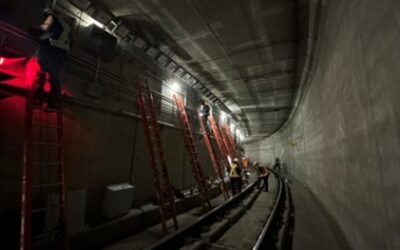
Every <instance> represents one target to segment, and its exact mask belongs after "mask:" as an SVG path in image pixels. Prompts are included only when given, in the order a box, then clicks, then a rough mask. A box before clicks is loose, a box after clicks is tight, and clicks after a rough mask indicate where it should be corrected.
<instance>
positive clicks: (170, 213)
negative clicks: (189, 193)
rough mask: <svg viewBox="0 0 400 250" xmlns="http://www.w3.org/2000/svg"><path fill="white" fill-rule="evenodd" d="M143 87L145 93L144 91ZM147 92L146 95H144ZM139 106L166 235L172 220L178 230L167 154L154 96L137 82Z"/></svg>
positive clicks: (163, 229) (146, 84)
mask: <svg viewBox="0 0 400 250" xmlns="http://www.w3.org/2000/svg"><path fill="white" fill-rule="evenodd" d="M143 87H144V88H145V91H143ZM144 92H145V93H144ZM136 101H137V106H138V111H139V113H140V115H141V118H142V122H143V127H144V131H145V138H146V144H147V149H148V151H149V156H150V167H151V170H152V174H153V183H154V188H155V193H156V198H157V202H158V205H159V212H160V217H161V224H162V231H163V233H166V232H167V231H168V228H169V226H168V225H167V222H168V221H169V220H171V219H172V222H173V227H174V228H175V229H178V221H177V219H176V210H175V197H174V192H173V188H172V186H171V182H170V179H169V175H168V168H167V164H166V161H165V153H164V151H163V149H162V143H161V133H160V127H159V125H158V120H157V111H156V108H155V105H154V99H153V95H152V93H151V89H150V87H149V85H148V83H147V82H146V83H145V86H142V83H141V81H137V98H136Z"/></svg>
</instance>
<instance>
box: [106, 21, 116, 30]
mask: <svg viewBox="0 0 400 250" xmlns="http://www.w3.org/2000/svg"><path fill="white" fill-rule="evenodd" d="M117 26H118V23H117V22H116V21H113V20H111V21H110V23H109V24H108V25H107V29H108V30H109V31H111V32H114V30H115V29H116V28H117Z"/></svg>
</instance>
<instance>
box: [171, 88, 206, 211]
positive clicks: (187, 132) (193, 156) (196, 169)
mask: <svg viewBox="0 0 400 250" xmlns="http://www.w3.org/2000/svg"><path fill="white" fill-rule="evenodd" d="M173 99H174V102H175V104H176V107H177V108H178V110H179V114H180V115H179V117H180V121H181V125H182V134H183V138H184V141H185V147H186V150H187V152H188V154H189V156H190V163H191V164H192V171H193V174H194V178H195V180H196V183H197V189H198V191H199V194H200V197H201V201H202V206H203V208H204V209H205V210H209V209H210V208H211V204H210V198H209V194H208V191H209V190H208V187H207V184H206V180H205V178H204V173H203V168H202V166H201V164H200V160H199V155H198V154H197V152H196V148H195V145H194V140H193V133H192V129H191V127H190V123H189V118H188V116H187V113H186V109H185V105H184V104H183V100H182V98H181V97H180V96H177V95H176V94H174V96H173Z"/></svg>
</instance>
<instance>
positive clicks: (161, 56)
mask: <svg viewBox="0 0 400 250" xmlns="http://www.w3.org/2000/svg"><path fill="white" fill-rule="evenodd" d="M168 60H169V58H168V57H167V56H166V55H164V54H163V53H160V54H159V56H158V57H157V62H159V63H160V64H161V65H162V66H165V65H166V64H167V62H168Z"/></svg>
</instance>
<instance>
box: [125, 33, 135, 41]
mask: <svg viewBox="0 0 400 250" xmlns="http://www.w3.org/2000/svg"><path fill="white" fill-rule="evenodd" d="M134 39H135V37H134V36H133V35H132V34H129V35H127V36H126V37H125V39H124V41H125V42H126V43H131V42H133V40H134Z"/></svg>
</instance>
